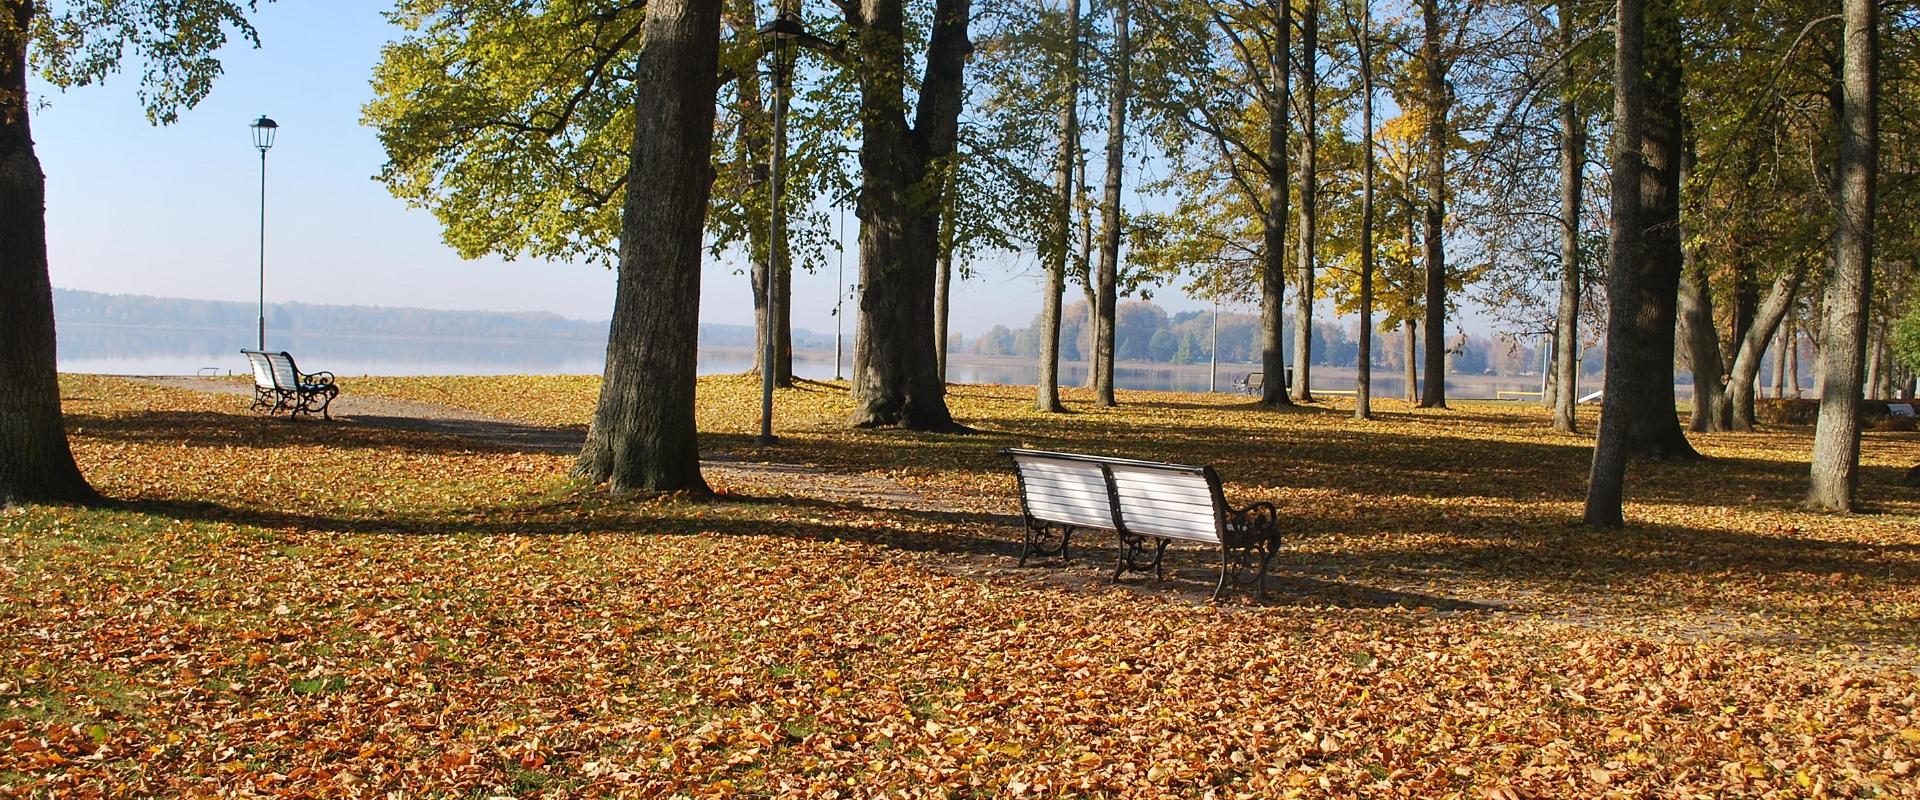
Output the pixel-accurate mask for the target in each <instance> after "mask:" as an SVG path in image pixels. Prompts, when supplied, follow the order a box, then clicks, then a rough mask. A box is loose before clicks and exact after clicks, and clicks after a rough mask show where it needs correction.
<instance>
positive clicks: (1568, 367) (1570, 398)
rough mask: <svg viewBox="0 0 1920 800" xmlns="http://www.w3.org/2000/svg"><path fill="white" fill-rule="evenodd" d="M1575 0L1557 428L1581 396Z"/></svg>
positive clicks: (1565, 29) (1563, 191) (1565, 127)
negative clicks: (1574, 66) (1574, 76)
mask: <svg viewBox="0 0 1920 800" xmlns="http://www.w3.org/2000/svg"><path fill="white" fill-rule="evenodd" d="M1574 44H1575V42H1574V31H1573V3H1571V2H1565V0H1563V2H1561V3H1560V51H1561V53H1562V55H1561V59H1562V61H1563V62H1564V63H1562V65H1561V69H1563V70H1565V71H1566V77H1565V78H1564V79H1563V80H1564V83H1563V85H1562V86H1561V90H1560V91H1561V101H1560V306H1559V308H1558V309H1557V310H1556V311H1555V313H1554V319H1553V342H1554V346H1553V429H1554V430H1557V431H1563V432H1566V433H1573V432H1574V431H1575V430H1576V429H1577V428H1578V423H1577V422H1576V420H1575V404H1576V403H1578V402H1579V399H1580V278H1581V265H1580V206H1581V201H1582V194H1583V193H1584V192H1585V190H1586V179H1585V175H1584V168H1585V166H1586V153H1587V126H1586V119H1585V118H1584V117H1582V116H1581V115H1580V106H1579V103H1578V102H1577V101H1576V94H1575V86H1574V80H1573V67H1572V63H1571V62H1572V57H1571V53H1572V52H1573V48H1574Z"/></svg>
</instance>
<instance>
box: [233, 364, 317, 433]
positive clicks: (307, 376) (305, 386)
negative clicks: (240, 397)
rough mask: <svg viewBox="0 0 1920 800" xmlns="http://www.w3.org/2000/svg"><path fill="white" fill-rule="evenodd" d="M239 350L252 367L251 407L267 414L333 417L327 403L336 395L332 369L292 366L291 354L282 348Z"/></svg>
mask: <svg viewBox="0 0 1920 800" xmlns="http://www.w3.org/2000/svg"><path fill="white" fill-rule="evenodd" d="M240 352H242V353H245V354H246V356H247V363H248V364H250V365H252V367H253V406H252V407H253V410H255V411H264V412H266V414H267V415H268V416H272V415H274V414H278V413H280V412H282V411H285V412H287V416H289V417H296V416H299V415H301V414H307V415H312V414H314V413H315V412H318V413H319V414H320V416H321V418H323V419H333V414H331V413H329V412H328V411H327V407H328V406H331V405H333V398H335V397H338V396H340V387H339V386H337V385H335V384H334V382H333V373H331V372H312V373H306V372H301V371H300V368H299V367H297V366H294V363H293V356H292V355H289V354H287V353H286V352H284V351H282V352H279V353H267V352H262V351H260V350H242V351H240Z"/></svg>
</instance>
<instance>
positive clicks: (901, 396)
mask: <svg viewBox="0 0 1920 800" xmlns="http://www.w3.org/2000/svg"><path fill="white" fill-rule="evenodd" d="M842 9H843V12H844V13H846V14H848V15H849V16H850V17H852V19H850V20H849V22H851V23H853V26H854V27H855V28H856V29H857V31H858V34H857V36H858V39H859V41H858V45H859V48H860V54H861V58H860V63H859V65H858V67H857V68H856V71H857V73H858V75H859V78H860V117H859V122H860V135H861V141H860V199H859V204H858V205H859V216H860V303H859V305H860V317H859V322H858V325H857V326H856V328H855V332H856V336H855V338H854V349H853V404H854V411H853V415H852V418H851V422H852V424H854V425H855V426H858V427H879V426H900V427H904V428H911V429H916V430H930V431H949V432H964V431H966V430H967V429H966V428H965V427H964V426H961V425H959V424H957V423H955V422H954V421H953V415H952V413H951V412H949V411H948V410H947V400H946V385H945V384H944V383H942V382H941V381H940V375H939V373H938V372H937V371H936V370H935V363H936V362H935V359H934V353H933V351H934V347H933V284H934V282H935V281H934V278H935V272H936V269H935V266H936V265H935V262H936V261H937V260H938V252H939V232H940V217H941V213H940V212H941V209H942V208H943V206H944V203H942V202H941V200H940V198H939V197H938V196H937V195H938V194H939V192H938V191H937V189H936V190H929V186H928V181H930V180H937V179H938V177H937V175H936V174H935V170H934V167H935V165H936V164H938V163H939V161H940V159H942V158H944V157H946V156H949V155H952V154H953V151H954V144H955V142H956V140H957V138H958V135H959V126H960V105H961V102H962V100H963V98H964V96H965V86H964V80H965V71H966V60H967V55H968V54H969V53H970V52H972V48H973V46H972V44H971V43H970V42H968V41H967V23H968V21H969V19H970V15H971V4H970V3H969V1H968V0H935V2H934V13H933V25H932V32H931V36H930V37H929V39H928V43H927V58H926V67H925V68H926V73H925V75H924V77H923V78H922V79H921V81H920V92H919V101H918V102H916V103H914V104H913V106H912V107H913V113H914V123H913V124H912V125H908V124H907V120H906V107H907V104H906V102H905V100H906V98H905V97H904V92H905V89H906V85H905V84H906V80H905V76H906V70H907V57H906V52H905V41H906V39H905V30H906V7H905V2H904V0H863V1H862V2H861V3H860V4H859V5H858V6H854V5H852V4H848V5H845V6H842Z"/></svg>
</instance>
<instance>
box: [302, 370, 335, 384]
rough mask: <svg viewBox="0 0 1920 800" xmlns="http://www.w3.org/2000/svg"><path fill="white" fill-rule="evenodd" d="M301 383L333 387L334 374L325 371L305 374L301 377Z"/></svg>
mask: <svg viewBox="0 0 1920 800" xmlns="http://www.w3.org/2000/svg"><path fill="white" fill-rule="evenodd" d="M300 382H301V383H313V384H318V385H321V386H332V385H333V373H331V372H327V371H325V370H322V371H320V372H308V373H304V374H302V375H301V376H300Z"/></svg>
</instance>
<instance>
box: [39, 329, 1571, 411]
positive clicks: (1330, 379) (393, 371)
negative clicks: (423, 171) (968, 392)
mask: <svg viewBox="0 0 1920 800" xmlns="http://www.w3.org/2000/svg"><path fill="white" fill-rule="evenodd" d="M252 336H253V332H252V331H246V332H244V333H243V334H242V333H232V332H224V331H205V330H178V329H157V328H120V327H106V326H86V325H72V326H62V327H61V328H60V330H59V344H60V350H59V361H60V370H61V371H62V372H90V373H104V374H112V375H196V374H215V375H226V374H245V373H246V371H247V362H246V358H245V357H244V356H242V355H240V349H241V348H242V347H251V346H252V345H253V341H252ZM267 345H268V347H269V348H270V349H273V350H287V351H289V352H291V353H293V354H294V357H295V358H296V359H297V360H298V361H299V364H300V367H301V368H302V369H306V370H315V371H318V370H327V371H331V372H333V373H334V374H336V375H340V376H343V377H344V376H350V375H597V374H599V373H600V371H601V369H602V367H603V366H604V364H603V361H602V359H603V358H604V354H605V350H604V345H603V343H601V342H597V341H587V340H573V339H474V338H451V337H449V338H425V337H408V338H395V337H373V336H352V335H345V334H308V333H294V334H290V335H288V334H282V335H275V336H270V338H269V339H268V340H267ZM852 361H853V359H852V356H851V354H848V355H846V356H845V357H844V359H843V362H842V371H843V373H844V372H846V371H848V370H850V369H851V367H852ZM699 364H700V374H702V375H720V374H727V373H739V372H745V371H747V369H748V368H749V367H751V366H752V364H753V356H752V354H751V353H750V352H747V351H745V350H741V349H739V348H728V349H702V350H701V352H700V361H699ZM793 368H794V372H795V373H796V374H798V375H799V376H800V377H802V378H811V379H815V380H828V379H831V378H833V377H834V360H833V353H832V352H831V351H829V352H818V353H815V352H802V353H799V354H797V357H796V358H795V360H794V367H793ZM1255 369H1256V367H1254V366H1253V365H1249V364H1221V365H1220V367H1219V371H1218V375H1217V378H1216V379H1215V380H1214V381H1213V386H1214V387H1215V388H1216V389H1217V390H1218V391H1223V392H1225V391H1233V390H1234V387H1233V383H1234V381H1235V380H1236V379H1238V378H1239V377H1240V376H1242V375H1244V374H1246V373H1247V372H1250V371H1253V370H1255ZM947 373H948V377H949V379H951V380H952V381H953V382H955V383H995V384H1013V385H1020V384H1031V383H1033V382H1034V380H1035V379H1036V377H1037V376H1038V373H1039V371H1038V368H1037V367H1036V366H1035V365H1034V364H1033V363H1032V362H1031V361H1030V360H1027V359H1008V358H989V357H982V356H970V355H963V354H954V355H953V356H951V358H950V361H949V363H948V367H947ZM1086 377H1087V367H1086V365H1085V364H1083V363H1076V362H1070V363H1064V364H1061V365H1060V381H1061V383H1062V384H1063V385H1067V386H1082V385H1085V384H1086ZM1114 381H1115V383H1116V384H1117V385H1118V386H1119V387H1120V388H1122V389H1137V390H1152V391H1179V392H1204V391H1207V390H1208V387H1209V376H1208V369H1207V365H1206V364H1181V365H1172V364H1130V363H1122V364H1120V365H1118V366H1117V367H1116V368H1115V370H1114ZM1591 381H1592V383H1593V387H1592V388H1594V389H1597V388H1599V381H1598V378H1597V377H1595V378H1592V379H1591ZM1313 383H1314V388H1315V389H1323V390H1328V391H1341V390H1351V389H1352V388H1353V383H1354V370H1353V369H1352V368H1350V367H1348V368H1339V367H1324V366H1322V367H1315V368H1314V380H1313ZM1584 386H1585V383H1584V382H1583V387H1584ZM1539 390H1540V379H1539V377H1538V376H1513V377H1497V376H1491V375H1472V376H1450V377H1449V378H1448V380H1447V391H1448V393H1449V394H1450V395H1451V396H1456V397H1461V398H1469V397H1487V398H1490V397H1493V396H1495V393H1496V392H1499V391H1535V392H1537V391H1539ZM1583 391H1591V389H1583ZM1373 393H1374V396H1375V397H1379V398H1396V397H1400V396H1401V395H1402V394H1403V393H1404V387H1403V386H1402V381H1401V378H1400V371H1399V370H1398V369H1394V368H1375V370H1374V376H1373Z"/></svg>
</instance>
